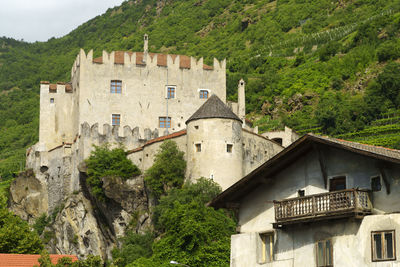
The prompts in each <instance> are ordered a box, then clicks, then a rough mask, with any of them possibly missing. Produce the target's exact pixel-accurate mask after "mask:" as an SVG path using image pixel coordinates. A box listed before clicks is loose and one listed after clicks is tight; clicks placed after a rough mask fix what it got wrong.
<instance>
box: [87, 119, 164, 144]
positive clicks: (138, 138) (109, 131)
mask: <svg viewBox="0 0 400 267" xmlns="http://www.w3.org/2000/svg"><path fill="white" fill-rule="evenodd" d="M102 128H103V129H102V131H100V130H99V124H98V123H95V124H93V125H92V126H90V125H89V123H87V122H84V123H82V124H81V138H84V139H92V140H93V141H94V142H95V143H98V144H105V143H121V144H124V145H125V146H126V147H127V148H135V147H134V146H135V145H138V144H139V143H143V142H146V141H148V140H151V139H154V138H157V137H158V136H159V133H158V129H154V130H153V131H152V130H151V129H149V128H145V129H143V131H141V129H140V128H139V127H135V128H133V129H132V128H131V127H130V126H128V125H126V126H124V127H122V135H120V134H119V132H120V126H111V125H110V124H108V123H105V124H103V127H102Z"/></svg>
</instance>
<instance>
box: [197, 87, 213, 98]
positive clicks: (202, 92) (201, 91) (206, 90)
mask: <svg viewBox="0 0 400 267" xmlns="http://www.w3.org/2000/svg"><path fill="white" fill-rule="evenodd" d="M198 91H199V99H204V100H207V99H209V98H210V94H211V91H210V90H209V89H199V90H198ZM205 92H207V97H204V93H205Z"/></svg>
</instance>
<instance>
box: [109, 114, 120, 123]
mask: <svg viewBox="0 0 400 267" xmlns="http://www.w3.org/2000/svg"><path fill="white" fill-rule="evenodd" d="M116 121H118V124H116V123H114V122H116ZM111 126H121V114H118V113H114V114H111Z"/></svg>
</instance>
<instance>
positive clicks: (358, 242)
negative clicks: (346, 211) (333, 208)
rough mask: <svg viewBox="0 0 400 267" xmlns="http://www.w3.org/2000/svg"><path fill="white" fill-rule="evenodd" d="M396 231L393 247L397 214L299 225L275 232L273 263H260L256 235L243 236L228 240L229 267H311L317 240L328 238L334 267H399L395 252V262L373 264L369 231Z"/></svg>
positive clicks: (399, 237)
mask: <svg viewBox="0 0 400 267" xmlns="http://www.w3.org/2000/svg"><path fill="white" fill-rule="evenodd" d="M385 230H386V231H387V230H395V242H396V248H398V247H399V245H400V215H399V214H387V215H369V216H366V217H364V219H362V220H356V219H340V220H332V221H328V222H324V223H321V222H318V223H310V224H307V225H299V226H295V227H291V228H288V229H285V230H275V231H273V234H274V260H273V261H272V262H270V263H261V262H260V261H259V258H260V253H261V250H260V249H261V245H260V244H261V240H260V237H259V233H257V232H251V233H243V234H238V235H234V236H232V238H231V247H232V249H231V266H232V267H239V266H268V267H277V266H285V267H298V266H300V267H302V266H304V267H310V266H316V256H315V255H316V247H315V246H316V245H315V244H316V241H319V240H324V239H328V238H329V239H331V240H332V246H333V266H343V267H349V266H354V267H358V266H373V267H380V266H382V267H383V266H385V267H394V266H399V265H400V260H399V256H400V255H399V251H398V249H397V255H396V258H397V260H396V261H384V262H372V260H371V232H372V231H385Z"/></svg>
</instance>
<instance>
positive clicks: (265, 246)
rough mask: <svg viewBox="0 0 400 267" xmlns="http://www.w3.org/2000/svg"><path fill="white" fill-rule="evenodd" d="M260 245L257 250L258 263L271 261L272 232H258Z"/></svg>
mask: <svg viewBox="0 0 400 267" xmlns="http://www.w3.org/2000/svg"><path fill="white" fill-rule="evenodd" d="M260 239H261V246H260V251H259V260H258V261H259V263H261V264H262V263H267V262H271V261H273V259H274V233H273V232H270V233H262V234H260Z"/></svg>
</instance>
